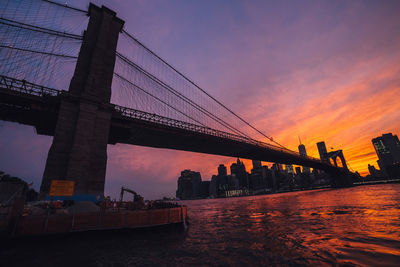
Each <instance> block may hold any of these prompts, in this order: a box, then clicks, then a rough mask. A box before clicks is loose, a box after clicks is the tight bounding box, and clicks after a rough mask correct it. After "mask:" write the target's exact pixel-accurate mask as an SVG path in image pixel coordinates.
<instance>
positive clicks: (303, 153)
mask: <svg viewBox="0 0 400 267" xmlns="http://www.w3.org/2000/svg"><path fill="white" fill-rule="evenodd" d="M325 150H326V149H325ZM299 153H300V156H303V157H307V151H306V147H305V146H304V145H303V144H300V145H299ZM303 172H304V173H310V168H309V167H303Z"/></svg>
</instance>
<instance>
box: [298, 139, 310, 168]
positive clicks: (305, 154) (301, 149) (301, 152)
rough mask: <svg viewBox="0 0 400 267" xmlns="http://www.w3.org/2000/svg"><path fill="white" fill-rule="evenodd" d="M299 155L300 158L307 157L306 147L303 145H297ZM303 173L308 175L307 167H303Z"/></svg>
mask: <svg viewBox="0 0 400 267" xmlns="http://www.w3.org/2000/svg"><path fill="white" fill-rule="evenodd" d="M299 153H300V155H301V156H303V157H307V151H306V147H305V146H304V145H303V144H300V145H299ZM303 172H305V173H310V168H309V167H303Z"/></svg>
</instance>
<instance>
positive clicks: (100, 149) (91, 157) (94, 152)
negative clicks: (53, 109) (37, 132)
mask: <svg viewBox="0 0 400 267" xmlns="http://www.w3.org/2000/svg"><path fill="white" fill-rule="evenodd" d="M88 15H89V16H90V19H89V24H88V27H87V30H86V32H85V34H84V38H83V42H82V46H81V49H80V52H79V56H78V61H77V64H76V68H75V72H74V76H73V78H72V80H71V83H70V87H69V92H68V93H67V94H63V95H62V99H61V105H60V108H59V114H58V120H57V124H56V128H55V133H54V139H53V143H52V145H51V147H50V151H49V154H48V157H47V161H46V167H45V171H44V174H43V180H42V185H41V187H40V194H41V198H44V197H45V196H46V195H47V194H48V192H49V188H50V183H51V180H53V179H56V180H71V181H75V195H76V196H81V199H82V198H83V199H93V198H96V197H98V196H100V197H102V196H103V194H104V182H105V174H106V165H107V143H108V135H109V129H110V121H111V114H112V107H111V105H110V98H111V82H112V78H113V72H114V65H115V56H116V47H117V42H118V36H119V33H120V31H121V30H122V27H123V25H124V21H123V20H121V19H119V18H117V17H116V13H115V12H114V11H112V10H110V9H108V8H106V7H104V6H102V7H101V8H100V7H98V6H96V5H93V4H90V6H89V14H88Z"/></svg>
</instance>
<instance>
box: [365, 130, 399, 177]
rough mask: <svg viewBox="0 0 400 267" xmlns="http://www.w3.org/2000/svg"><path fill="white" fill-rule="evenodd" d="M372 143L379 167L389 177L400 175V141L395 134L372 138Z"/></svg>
mask: <svg viewBox="0 0 400 267" xmlns="http://www.w3.org/2000/svg"><path fill="white" fill-rule="evenodd" d="M372 144H373V145H374V148H375V151H376V154H377V155H378V158H379V160H378V161H377V163H378V165H379V168H380V169H381V170H382V171H384V172H385V173H386V175H388V176H390V178H394V177H396V176H400V141H399V138H398V137H397V135H393V134H392V133H387V134H383V135H382V136H379V137H376V138H374V139H372Z"/></svg>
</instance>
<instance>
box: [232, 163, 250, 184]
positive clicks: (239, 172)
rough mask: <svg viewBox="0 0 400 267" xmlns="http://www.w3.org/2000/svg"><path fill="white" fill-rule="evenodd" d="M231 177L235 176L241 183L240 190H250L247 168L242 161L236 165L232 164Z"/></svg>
mask: <svg viewBox="0 0 400 267" xmlns="http://www.w3.org/2000/svg"><path fill="white" fill-rule="evenodd" d="M231 175H235V176H236V178H237V179H238V181H239V188H248V186H249V182H248V175H247V172H246V166H244V164H243V162H241V161H240V159H237V161H236V163H232V165H231Z"/></svg>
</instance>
